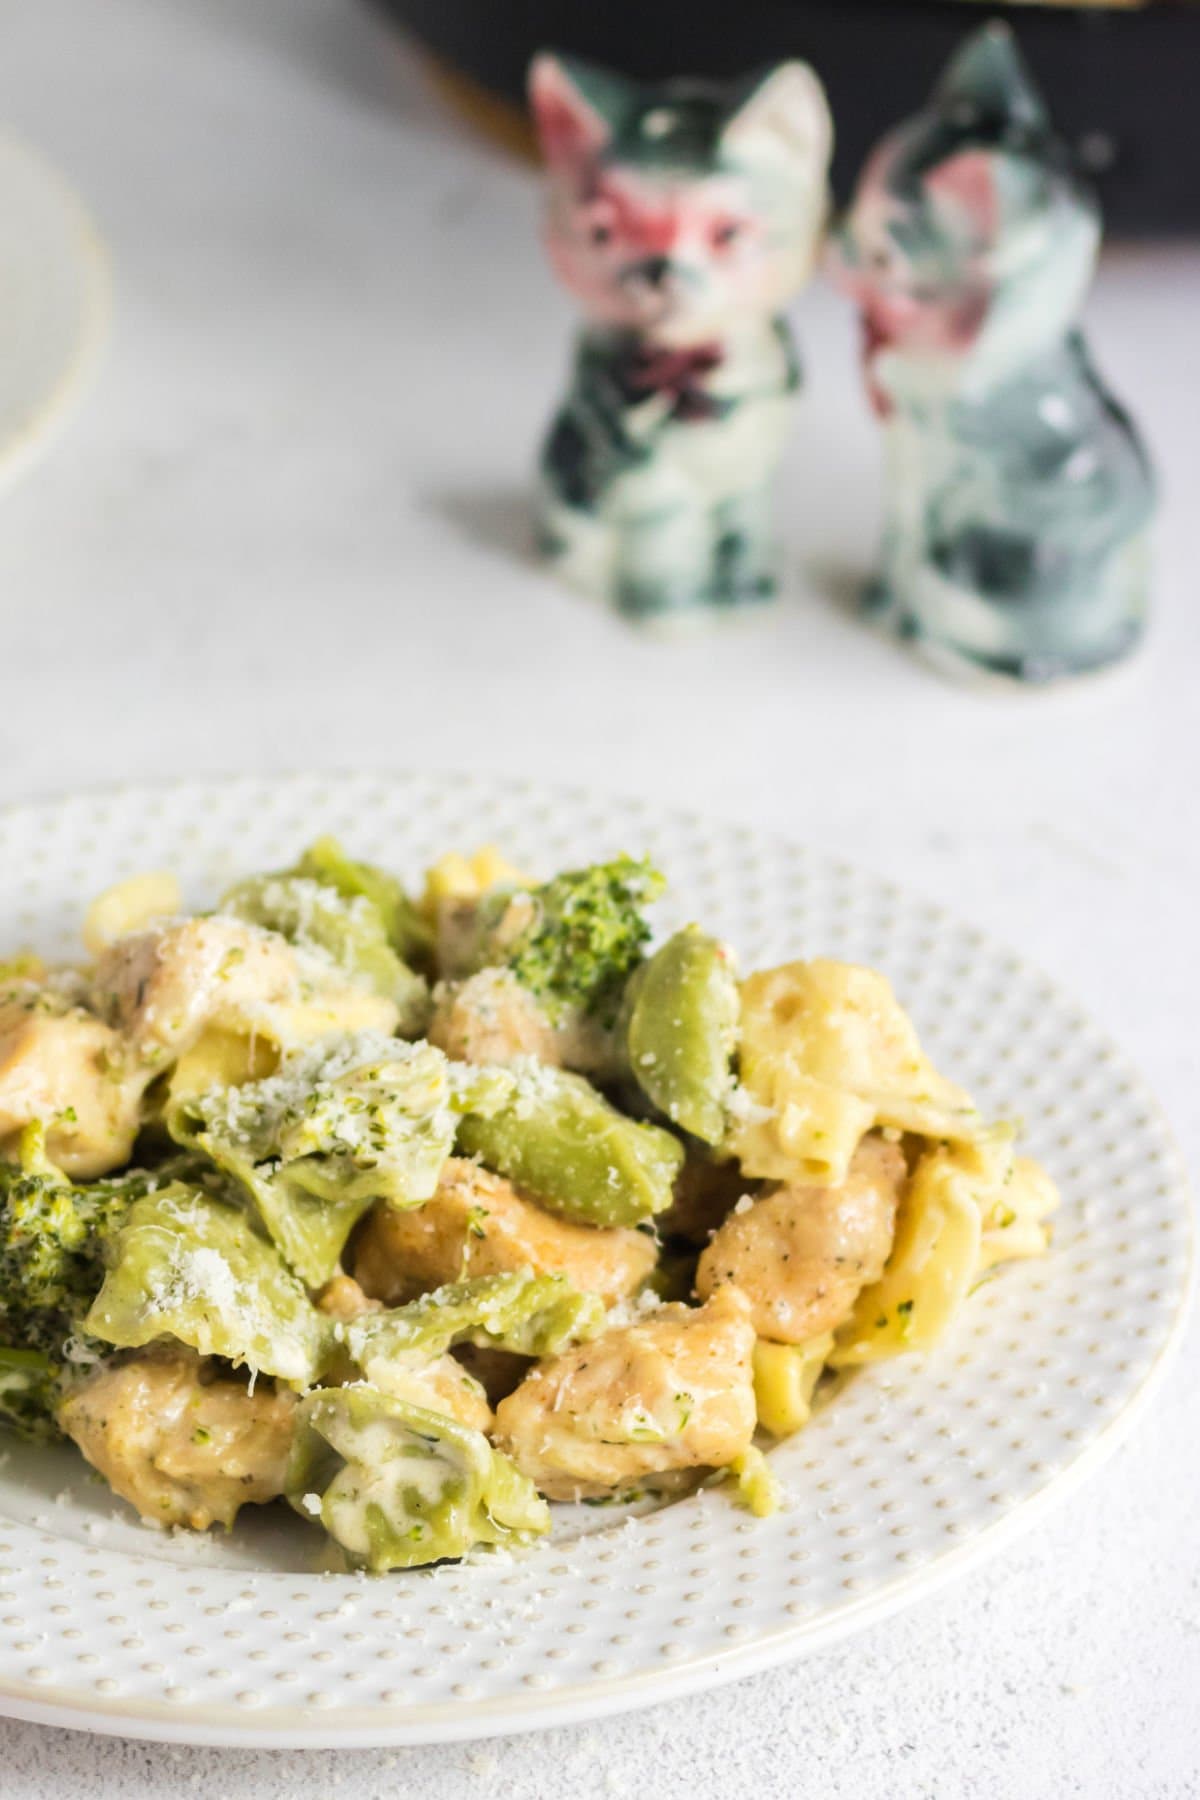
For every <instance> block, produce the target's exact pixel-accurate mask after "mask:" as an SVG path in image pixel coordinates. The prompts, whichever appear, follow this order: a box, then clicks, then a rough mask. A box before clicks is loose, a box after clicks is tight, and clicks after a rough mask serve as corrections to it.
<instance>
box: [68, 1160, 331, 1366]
mask: <svg viewBox="0 0 1200 1800" xmlns="http://www.w3.org/2000/svg"><path fill="white" fill-rule="evenodd" d="M109 1260H110V1267H109V1270H108V1273H107V1274H106V1276H105V1278H104V1284H103V1286H102V1287H101V1289H100V1292H99V1293H98V1294H97V1296H96V1298H95V1300H94V1301H93V1302H92V1306H91V1309H90V1311H89V1312H88V1315H87V1317H86V1319H85V1320H84V1330H85V1331H86V1332H88V1333H89V1335H90V1336H92V1337H95V1338H99V1339H100V1340H101V1341H102V1342H103V1343H106V1344H114V1345H117V1346H118V1347H119V1348H121V1349H134V1348H137V1347H139V1346H140V1345H143V1344H149V1343H152V1342H154V1340H155V1339H157V1338H163V1337H172V1338H176V1339H178V1341H179V1342H180V1343H181V1344H187V1345H189V1346H190V1347H191V1348H192V1349H193V1350H196V1351H198V1352H199V1354H200V1355H201V1356H222V1357H226V1358H228V1360H229V1361H230V1362H235V1363H244V1364H245V1365H246V1366H247V1367H248V1368H250V1369H252V1370H255V1371H257V1372H258V1373H260V1374H263V1375H275V1376H278V1377H279V1379H280V1380H282V1381H286V1382H290V1383H293V1384H295V1385H298V1386H305V1385H307V1384H308V1383H309V1382H311V1381H314V1380H316V1378H317V1375H318V1373H319V1371H320V1369H321V1365H322V1363H323V1361H324V1358H325V1349H326V1343H327V1338H328V1331H329V1321H328V1320H326V1319H324V1318H322V1316H321V1314H320V1313H318V1312H317V1310H316V1308H315V1307H314V1306H313V1304H312V1302H311V1301H310V1299H309V1297H308V1295H307V1293H306V1292H305V1290H304V1288H303V1287H302V1286H301V1284H300V1282H299V1281H297V1279H296V1277H295V1276H294V1275H293V1274H292V1272H291V1271H290V1269H289V1268H288V1267H287V1265H286V1264H285V1262H284V1261H283V1258H282V1257H281V1256H280V1254H279V1252H278V1250H276V1248H275V1246H274V1245H273V1244H272V1243H270V1242H269V1241H268V1240H267V1239H266V1238H264V1237H260V1236H259V1234H258V1232H257V1231H255V1229H254V1227H253V1226H252V1224H251V1222H250V1220H249V1219H248V1218H247V1216H246V1214H245V1212H244V1211H243V1210H242V1209H241V1207H238V1206H232V1205H229V1204H228V1203H226V1202H225V1201H223V1200H219V1199H217V1198H215V1197H214V1196H213V1195H211V1194H205V1193H201V1192H200V1191H199V1190H198V1189H196V1188H190V1187H186V1186H184V1184H183V1183H182V1182H176V1183H174V1184H172V1185H171V1186H170V1187H166V1188H163V1189H162V1190H161V1191H160V1192H158V1193H154V1194H147V1195H146V1196H145V1198H144V1199H141V1200H137V1201H135V1202H134V1204H133V1206H132V1207H131V1209H130V1212H129V1215H128V1217H127V1219H126V1220H125V1223H124V1224H123V1225H122V1227H121V1228H120V1230H119V1231H118V1232H117V1233H116V1236H115V1238H114V1240H113V1243H112V1245H111V1247H110V1250H109Z"/></svg>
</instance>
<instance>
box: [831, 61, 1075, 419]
mask: <svg viewBox="0 0 1200 1800" xmlns="http://www.w3.org/2000/svg"><path fill="white" fill-rule="evenodd" d="M1099 238H1100V225H1099V218H1098V215H1097V211H1096V207H1095V204H1094V202H1093V200H1092V198H1091V196H1090V194H1089V193H1088V192H1087V191H1086V190H1085V189H1084V188H1083V187H1082V186H1081V185H1080V184H1079V183H1078V182H1077V181H1076V179H1075V177H1074V175H1073V174H1072V172H1071V170H1070V168H1069V167H1068V163H1067V158H1066V156H1065V154H1064V151H1063V149H1062V147H1061V145H1060V144H1059V142H1058V140H1057V139H1056V138H1055V137H1054V135H1053V133H1052V131H1051V127H1050V122H1049V119H1048V117H1047V114H1046V111H1045V108H1044V105H1043V103H1042V100H1041V97H1040V95H1039V94H1038V93H1037V91H1036V90H1035V89H1034V88H1033V86H1032V85H1031V83H1030V82H1029V80H1028V77H1027V75H1026V73H1025V71H1024V67H1023V65H1022V64H1021V62H1020V59H1019V57H1018V56H1017V52H1016V49H1015V46H1014V44H1013V41H1012V39H1011V37H1010V36H1009V34H1008V33H1007V32H1005V31H1003V29H994V28H987V29H985V30H984V31H983V32H981V33H979V34H977V35H976V36H975V37H973V38H971V39H969V40H968V42H967V44H966V46H965V47H964V49H963V50H962V51H961V52H960V53H959V55H958V56H957V57H956V58H955V59H954V60H953V61H952V63H951V64H950V66H949V68H948V69H947V71H946V73H945V75H944V76H943V78H942V80H941V82H940V83H939V85H938V87H937V88H936V90H935V92H934V95H933V98H932V100H931V102H930V104H929V106H928V107H927V108H926V109H925V110H924V111H922V112H920V113H918V114H917V115H916V116H915V117H914V118H912V119H910V120H908V121H906V122H905V123H904V124H902V125H901V126H900V127H899V128H898V129H896V130H895V131H893V132H891V133H890V134H889V135H888V136H887V137H885V138H884V139H883V141H882V142H881V143H880V144H879V145H878V147H877V148H876V150H875V151H874V153H873V154H872V156H871V157H870V159H869V161H868V163H867V165H866V167H865V169H864V170H863V173H862V175H861V177H860V180H859V183H858V186H857V189H856V191H855V196H854V203H853V206H852V208H851V210H850V213H849V215H848V217H847V219H846V222H845V225H844V226H843V228H842V231H841V233H840V234H839V241H838V245H837V248H836V250H835V252H834V256H833V259H832V262H833V274H834V278H835V280H836V281H838V283H839V285H840V286H842V288H843V289H844V290H845V291H846V292H848V293H849V294H850V295H851V296H852V297H853V299H854V300H855V301H856V302H857V304H858V307H859V309H860V313H861V317H862V325H863V353H864V357H865V360H866V363H867V371H868V380H869V385H870V389H871V392H872V396H873V398H874V400H875V403H876V405H877V407H879V408H881V409H886V408H887V406H888V405H889V404H890V397H889V390H902V391H910V392H921V391H923V392H926V393H929V392H935V391H937V390H938V389H943V390H953V389H958V388H960V387H961V386H962V385H963V384H964V383H967V384H971V385H974V386H976V387H984V386H986V385H988V384H990V383H993V382H995V381H996V380H997V379H1000V378H1002V377H1003V376H1004V375H1005V374H1006V373H1008V372H1009V371H1011V370H1014V369H1016V368H1019V367H1020V366H1021V364H1022V363H1024V362H1026V361H1027V360H1028V359H1029V358H1030V356H1031V355H1033V354H1036V352H1037V351H1038V349H1039V348H1041V347H1043V346H1046V345H1050V344H1053V343H1054V342H1055V341H1056V340H1058V339H1059V338H1060V337H1061V336H1062V334H1063V331H1064V330H1065V329H1066V327H1067V326H1068V324H1069V323H1070V321H1071V320H1072V319H1073V318H1074V317H1075V314H1076V313H1077V311H1078V309H1079V306H1080V304H1081V302H1082V300H1083V296H1084V293H1085V291H1086V289H1087V286H1088V283H1089V281H1090V279H1091V276H1092V271H1093V267H1094V263H1095V258H1096V253H1097V249H1098V245H1099ZM893 397H894V396H893Z"/></svg>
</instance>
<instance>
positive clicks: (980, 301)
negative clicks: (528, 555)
mask: <svg viewBox="0 0 1200 1800" xmlns="http://www.w3.org/2000/svg"><path fill="white" fill-rule="evenodd" d="M1099 235H1100V225H1099V217H1098V214H1097V211H1096V207H1095V204H1094V202H1093V201H1092V199H1091V196H1090V195H1089V194H1088V192H1087V191H1086V190H1085V188H1084V187H1083V185H1082V184H1081V183H1080V182H1079V180H1078V179H1077V178H1076V176H1075V174H1074V172H1073V170H1072V168H1071V166H1070V162H1069V158H1068V155H1067V152H1066V150H1065V147H1064V146H1063V145H1062V144H1061V143H1060V141H1059V140H1058V139H1057V138H1056V137H1055V135H1054V132H1053V130H1052V128H1051V125H1050V121H1049V118H1048V116H1047V113H1046V109H1045V106H1044V104H1043V102H1042V99H1041V96H1040V95H1039V94H1038V92H1037V90H1036V88H1035V87H1034V86H1033V83H1032V81H1031V80H1030V77H1029V74H1028V72H1027V71H1026V69H1025V66H1024V63H1023V62H1022V60H1021V58H1020V56H1019V54H1018V52H1017V48H1016V45H1015V42H1014V40H1013V38H1012V35H1011V34H1010V33H1009V32H1008V30H1007V29H1006V28H1005V27H1003V26H996V25H992V26H986V27H984V29H983V30H982V31H979V32H977V33H976V34H975V35H974V36H973V37H971V38H969V39H968V41H967V43H966V45H965V46H964V48H963V49H962V50H961V51H960V53H959V54H958V55H957V56H956V57H955V58H954V60H953V61H952V62H951V64H950V66H949V68H948V69H947V71H946V73H945V75H944V76H943V77H942V80H941V82H940V83H939V84H938V86H937V88H936V89H935V90H934V93H933V97H932V99H931V100H930V103H929V105H928V106H927V107H926V108H925V109H924V110H923V111H921V112H919V113H917V114H916V116H915V117H914V118H912V119H909V120H908V121H906V122H905V123H904V124H902V125H900V126H899V127H898V128H897V129H896V130H894V131H892V132H890V133H889V134H888V136H886V137H885V138H884V139H883V141H882V142H881V143H880V144H879V145H878V147H877V148H876V150H875V151H874V153H873V155H872V156H871V157H870V158H869V160H868V162H867V165H866V167H865V169H864V170H863V173H862V176H861V178H860V180H859V183H858V187H857V189H856V191H855V195H854V200H853V203H852V205H851V207H850V211H849V214H848V217H847V219H846V222H845V225H844V227H843V229H842V231H841V233H840V238H839V243H838V248H837V251H836V253H835V256H834V258H833V273H834V276H835V279H836V280H837V281H838V282H839V284H840V285H841V286H842V287H843V288H844V289H845V290H846V291H847V292H848V293H849V294H850V295H851V296H852V298H853V299H854V300H855V301H856V302H857V305H858V308H859V312H860V315H861V321H862V331H863V355H864V361H865V365H866V378H867V390H868V394H869V396H870V398H871V401H872V403H873V405H874V407H875V410H876V412H877V413H878V414H879V415H880V417H881V419H882V420H883V421H884V423H885V437H884V444H885V452H886V461H885V482H886V509H885V529H884V542H883V559H882V563H883V566H882V569H881V571H880V575H879V579H878V581H877V582H876V583H875V584H874V585H873V588H872V590H871V592H870V595H869V597H868V598H869V604H870V608H871V610H872V611H873V613H874V614H875V616H876V617H877V618H878V619H879V620H880V622H882V623H886V624H888V625H890V626H891V627H892V628H893V629H894V630H895V631H897V632H898V633H899V634H901V635H902V636H904V637H906V638H909V639H912V640H914V641H916V642H917V643H918V644H919V645H920V646H921V647H922V649H923V650H924V651H925V653H926V654H927V655H928V656H929V657H931V658H932V659H933V660H935V661H937V662H938V663H939V664H940V665H941V666H942V667H944V668H947V669H949V670H952V671H953V672H955V673H964V672H970V673H976V672H984V673H987V674H989V675H993V676H997V677H1001V678H1005V679H1016V680H1021V681H1037V682H1045V681H1053V680H1058V679H1060V678H1062V677H1065V676H1071V675H1077V674H1082V673H1085V672H1087V671H1089V670H1093V669H1099V668H1103V667H1105V666H1107V665H1108V664H1110V663H1113V662H1116V661H1118V660H1119V659H1120V658H1121V657H1122V656H1124V655H1126V654H1127V653H1128V652H1129V650H1130V649H1131V648H1132V646H1133V645H1134V644H1135V643H1136V642H1137V641H1138V639H1139V637H1140V635H1141V632H1142V629H1143V620H1144V615H1145V611H1146V598H1147V570H1148V558H1147V541H1146V526H1147V523H1148V521H1149V518H1150V515H1151V513H1152V511H1153V480H1152V477H1151V473H1150V468H1149V463H1148V460H1147V457H1146V454H1145V451H1144V449H1143V447H1142V444H1141V440H1140V439H1139V437H1138V434H1137V432H1136V430H1135V428H1134V426H1133V424H1132V421H1131V420H1130V418H1129V416H1128V414H1126V413H1125V411H1124V410H1123V408H1121V407H1120V406H1119V405H1118V404H1117V402H1116V401H1115V400H1114V399H1113V397H1112V395H1111V394H1110V393H1109V391H1108V389H1107V387H1106V386H1105V384H1104V382H1103V381H1102V380H1101V378H1100V376H1099V374H1098V373H1097V370H1096V367H1095V364H1094V363H1093V361H1092V358H1091V355H1090V352H1089V351H1088V348H1087V346H1086V345H1085V343H1084V341H1083V337H1082V335H1081V333H1080V332H1079V330H1078V327H1077V322H1076V321H1077V317H1078V312H1079V308H1080V306H1081V304H1082V301H1083V298H1084V294H1085V292H1086V289H1087V285H1088V282H1089V280H1090V278H1091V275H1092V271H1093V268H1094V265H1095V260H1096V252H1097V247H1098V243H1099Z"/></svg>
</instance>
